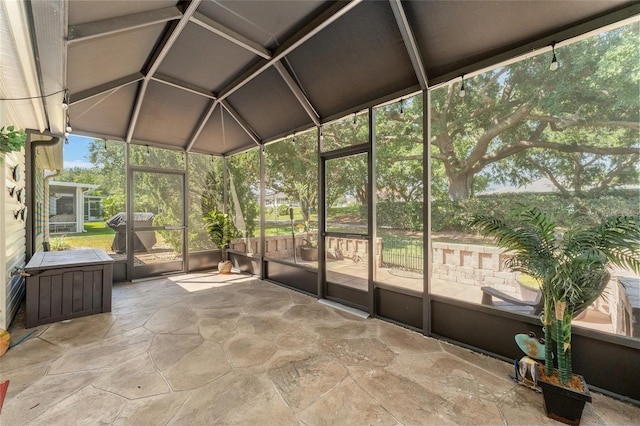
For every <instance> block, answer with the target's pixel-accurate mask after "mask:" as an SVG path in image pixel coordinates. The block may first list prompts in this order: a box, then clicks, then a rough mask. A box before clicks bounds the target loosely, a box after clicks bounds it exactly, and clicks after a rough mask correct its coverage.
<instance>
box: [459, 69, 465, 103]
mask: <svg viewBox="0 0 640 426" xmlns="http://www.w3.org/2000/svg"><path fill="white" fill-rule="evenodd" d="M460 80H461V81H462V86H460V92H459V93H458V96H460V97H461V98H464V95H466V93H465V91H464V74H463V75H461V76H460Z"/></svg>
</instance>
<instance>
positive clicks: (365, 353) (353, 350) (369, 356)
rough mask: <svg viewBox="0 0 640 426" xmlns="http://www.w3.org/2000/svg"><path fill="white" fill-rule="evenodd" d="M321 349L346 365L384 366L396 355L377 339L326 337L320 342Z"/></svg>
mask: <svg viewBox="0 0 640 426" xmlns="http://www.w3.org/2000/svg"><path fill="white" fill-rule="evenodd" d="M320 350H321V352H323V353H325V354H327V355H328V356H330V357H332V358H335V359H337V360H339V361H340V362H341V363H343V364H344V365H366V366H370V367H374V366H376V367H382V366H385V365H388V364H389V363H390V362H391V361H392V360H393V357H394V353H393V352H392V351H391V350H390V349H389V348H388V347H387V346H386V345H385V344H383V343H381V342H380V341H379V340H377V339H363V338H360V339H325V340H322V341H321V342H320Z"/></svg>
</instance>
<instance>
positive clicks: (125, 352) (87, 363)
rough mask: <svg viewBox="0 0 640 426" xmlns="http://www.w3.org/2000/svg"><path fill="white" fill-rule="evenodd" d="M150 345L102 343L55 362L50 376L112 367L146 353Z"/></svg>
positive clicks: (68, 353) (146, 343) (148, 342)
mask: <svg viewBox="0 0 640 426" xmlns="http://www.w3.org/2000/svg"><path fill="white" fill-rule="evenodd" d="M150 344H151V341H146V342H141V343H136V344H133V345H126V346H122V345H117V344H115V345H103V344H102V343H101V342H100V343H97V344H94V345H92V346H90V347H87V348H83V349H82V350H76V351H68V352H65V353H64V355H62V356H61V357H60V358H58V359H56V360H55V361H54V362H53V364H52V365H51V369H50V370H49V374H63V373H70V372H74V371H83V370H96V369H101V368H107V367H112V366H114V365H118V364H121V363H123V362H125V361H128V360H129V359H131V358H133V357H135V356H138V355H140V354H142V353H145V352H146V351H147V350H148V349H149V345H150Z"/></svg>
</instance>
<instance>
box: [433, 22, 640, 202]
mask: <svg viewBox="0 0 640 426" xmlns="http://www.w3.org/2000/svg"><path fill="white" fill-rule="evenodd" d="M639 33H640V24H638V23H637V22H636V23H633V24H630V25H627V26H624V27H621V28H618V29H614V30H611V31H608V32H606V33H603V34H600V35H597V36H594V37H589V38H587V39H584V40H581V41H578V42H576V43H573V44H571V45H568V46H564V47H562V48H559V49H556V51H557V54H558V57H559V59H560V62H561V64H563V63H566V64H567V66H563V65H561V66H560V68H559V69H558V70H557V71H555V72H550V71H549V69H548V67H549V60H550V58H549V56H548V55H537V56H533V57H531V58H527V59H525V60H522V61H519V62H516V63H513V64H510V65H508V66H505V67H502V68H497V69H495V70H491V71H488V72H485V73H482V74H480V75H478V76H475V77H473V78H469V79H466V80H465V88H466V94H467V95H466V96H465V97H464V98H461V97H459V96H457V92H458V91H459V88H460V82H459V81H457V82H455V83H453V84H451V85H448V86H443V87H441V88H438V89H435V90H433V91H432V92H431V135H432V138H431V140H430V144H431V146H432V158H433V159H434V162H433V165H432V169H433V173H432V178H433V179H434V186H435V187H436V188H437V190H438V191H439V192H440V193H437V192H438V191H433V189H434V188H432V191H433V193H434V195H435V196H436V197H438V199H442V195H446V196H447V197H448V198H449V199H451V200H463V199H466V198H469V197H472V196H473V195H474V193H476V192H479V191H483V190H485V189H487V185H488V184H489V183H494V184H495V183H508V184H512V185H523V184H525V183H529V182H532V181H534V180H537V179H539V178H542V177H545V178H548V179H549V180H551V181H553V182H554V185H556V187H557V188H558V190H559V191H561V192H564V193H565V194H566V195H576V196H579V195H580V194H581V193H582V192H599V191H603V190H607V189H610V188H615V187H620V186H622V185H625V184H634V183H637V182H638V178H639V169H638V167H637V162H638V159H639V158H640V155H639V152H638V140H639V138H638V136H639V133H638V131H639V127H638V123H639V122H640V103H639V102H638V84H639V83H640V65H639V64H640V49H638V43H637V40H638V35H639ZM443 191H446V194H442V192H443Z"/></svg>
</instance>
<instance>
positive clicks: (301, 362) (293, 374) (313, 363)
mask: <svg viewBox="0 0 640 426" xmlns="http://www.w3.org/2000/svg"><path fill="white" fill-rule="evenodd" d="M347 374H348V371H347V369H346V368H345V367H343V366H342V365H341V364H340V363H337V362H336V361H335V360H332V359H331V358H329V357H327V356H324V355H311V356H308V357H306V358H303V359H295V358H294V359H291V358H290V357H283V358H281V359H278V360H273V363H272V366H271V367H269V369H268V371H267V375H268V376H269V378H270V379H271V381H272V382H273V383H274V385H275V386H276V388H277V389H278V392H279V393H280V395H282V398H284V400H285V401H286V403H287V404H288V405H289V407H290V408H291V409H292V410H293V411H294V412H298V411H300V410H302V409H304V408H306V407H307V406H309V405H310V404H311V403H313V402H314V401H316V400H317V399H318V398H320V397H321V396H322V395H324V394H325V393H326V392H328V391H330V390H331V389H332V388H334V387H335V386H337V385H338V384H339V383H340V382H341V381H342V380H343V379H344V378H345V377H346V376H347Z"/></svg>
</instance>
